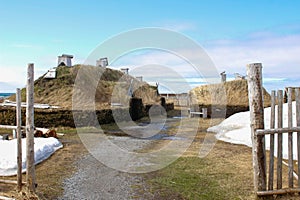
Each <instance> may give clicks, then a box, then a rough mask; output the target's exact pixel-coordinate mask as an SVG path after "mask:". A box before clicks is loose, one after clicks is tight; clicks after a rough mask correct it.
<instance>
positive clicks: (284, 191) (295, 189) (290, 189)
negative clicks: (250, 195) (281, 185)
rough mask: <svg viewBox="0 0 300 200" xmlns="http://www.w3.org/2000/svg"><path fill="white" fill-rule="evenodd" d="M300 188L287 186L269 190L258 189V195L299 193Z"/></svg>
mask: <svg viewBox="0 0 300 200" xmlns="http://www.w3.org/2000/svg"><path fill="white" fill-rule="evenodd" d="M299 192H300V188H286V189H279V190H269V191H258V192H257V195H258V196H270V195H280V194H288V193H299Z"/></svg>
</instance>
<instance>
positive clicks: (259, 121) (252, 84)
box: [247, 63, 266, 192]
mask: <svg viewBox="0 0 300 200" xmlns="http://www.w3.org/2000/svg"><path fill="white" fill-rule="evenodd" d="M247 75H248V95H249V107H250V119H251V137H252V154H253V170H254V189H255V192H257V191H264V190H266V159H265V158H266V154H265V137H264V136H257V135H256V134H255V132H256V130H257V129H264V106H263V88H262V64H261V63H252V64H248V65H247Z"/></svg>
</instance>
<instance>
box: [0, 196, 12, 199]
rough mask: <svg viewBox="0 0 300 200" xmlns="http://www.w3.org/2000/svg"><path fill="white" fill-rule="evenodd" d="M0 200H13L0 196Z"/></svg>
mask: <svg viewBox="0 0 300 200" xmlns="http://www.w3.org/2000/svg"><path fill="white" fill-rule="evenodd" d="M0 200H15V199H14V198H10V197H4V196H0Z"/></svg>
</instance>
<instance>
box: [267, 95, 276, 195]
mask: <svg viewBox="0 0 300 200" xmlns="http://www.w3.org/2000/svg"><path fill="white" fill-rule="evenodd" d="M275 98H276V92H275V91H274V90H273V91H272V92H271V120H270V128H271V129H274V128H275ZM273 180H274V134H271V135H270V159H269V182H268V190H273Z"/></svg>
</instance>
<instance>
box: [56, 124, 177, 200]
mask: <svg viewBox="0 0 300 200" xmlns="http://www.w3.org/2000/svg"><path fill="white" fill-rule="evenodd" d="M176 121H177V120H170V122H169V121H168V122H167V123H168V125H170V123H171V124H173V123H175V122H176ZM137 130H139V128H137ZM163 136H164V135H163ZM96 139H97V140H98V139H99V138H96ZM96 139H95V140H96ZM108 139H109V140H110V141H111V142H112V143H114V144H116V145H117V146H118V147H120V148H122V149H124V150H126V151H130V152H136V151H140V150H142V149H144V148H145V147H146V146H149V144H151V143H152V142H153V141H155V140H156V139H157V138H155V139H136V138H132V137H117V136H108ZM100 140H101V138H100ZM98 146H99V147H102V148H100V149H96V151H94V152H105V151H107V149H105V148H104V149H103V146H102V145H101V143H100V145H99V144H98ZM108 155H110V154H108ZM111 156H112V157H115V158H116V157H118V155H111ZM120 159H124V158H120ZM126 159H127V158H126ZM129 159H130V158H129ZM148 160H149V158H146V159H145V160H142V161H141V163H144V164H145V163H147V162H148ZM119 162H121V160H120V161H119ZM150 162H151V161H150ZM148 164H151V163H148ZM76 165H77V168H78V170H77V172H76V173H75V174H74V175H73V176H72V177H71V178H69V179H66V180H65V181H64V194H63V196H62V197H60V198H58V199H60V200H62V199H64V200H68V199H72V200H73V199H91V200H96V199H97V200H98V199H105V200H109V199H116V200H119V199H155V198H156V197H157V194H156V195H154V194H152V193H151V192H150V191H149V189H147V188H146V187H147V184H146V183H145V182H146V181H145V178H144V177H145V176H143V174H132V173H125V172H120V171H117V170H114V169H112V168H109V167H107V166H105V165H104V164H102V163H101V162H100V161H98V160H97V159H96V158H94V157H93V156H92V155H91V154H87V155H85V156H84V157H82V158H81V159H80V160H78V161H77V163H76Z"/></svg>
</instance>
